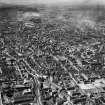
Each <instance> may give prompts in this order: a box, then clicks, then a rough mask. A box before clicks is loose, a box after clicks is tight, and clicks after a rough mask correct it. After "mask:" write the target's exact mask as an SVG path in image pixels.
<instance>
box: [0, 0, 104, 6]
mask: <svg viewBox="0 0 105 105" xmlns="http://www.w3.org/2000/svg"><path fill="white" fill-rule="evenodd" d="M0 4H1V5H2V4H10V5H34V4H45V5H61V4H62V5H66V4H67V5H98V4H99V5H105V0H0Z"/></svg>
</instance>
